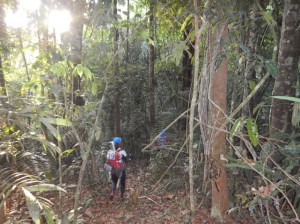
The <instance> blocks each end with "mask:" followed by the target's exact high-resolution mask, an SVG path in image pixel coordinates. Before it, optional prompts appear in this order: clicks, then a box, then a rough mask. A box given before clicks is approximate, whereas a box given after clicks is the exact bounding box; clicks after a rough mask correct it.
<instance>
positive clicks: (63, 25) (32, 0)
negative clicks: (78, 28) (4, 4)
mask: <svg viewBox="0 0 300 224" xmlns="http://www.w3.org/2000/svg"><path fill="white" fill-rule="evenodd" d="M40 4H41V1H40V0H21V1H20V2H19V5H18V9H17V10H15V11H12V10H11V9H6V10H5V14H6V16H5V23H6V26H7V27H12V28H26V27H32V26H34V24H30V23H29V21H30V19H29V15H30V13H31V15H32V12H38V10H39V8H40ZM44 23H45V25H46V26H48V27H49V29H50V30H49V31H50V32H52V31H55V34H56V36H57V37H58V39H59V37H60V36H61V34H62V33H64V32H67V31H69V29H70V23H71V14H70V12H69V11H67V10H58V9H55V10H51V9H50V10H49V17H48V18H46V19H45V21H44Z"/></svg>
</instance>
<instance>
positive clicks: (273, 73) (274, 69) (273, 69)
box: [266, 61, 278, 78]
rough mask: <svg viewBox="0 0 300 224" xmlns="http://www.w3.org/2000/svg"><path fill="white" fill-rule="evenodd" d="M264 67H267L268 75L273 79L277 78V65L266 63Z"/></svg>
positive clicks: (272, 62) (270, 62)
mask: <svg viewBox="0 0 300 224" xmlns="http://www.w3.org/2000/svg"><path fill="white" fill-rule="evenodd" d="M266 67H267V71H268V72H269V73H270V75H271V76H272V77H273V78H276V77H277V74H278V68H277V65H276V63H275V62H274V61H266Z"/></svg>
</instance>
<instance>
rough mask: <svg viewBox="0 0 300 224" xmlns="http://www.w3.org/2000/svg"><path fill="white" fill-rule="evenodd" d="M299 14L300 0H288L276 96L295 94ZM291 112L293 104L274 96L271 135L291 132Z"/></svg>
mask: <svg viewBox="0 0 300 224" xmlns="http://www.w3.org/2000/svg"><path fill="white" fill-rule="evenodd" d="M299 15H300V1H298V0H286V1H285V7H284V13H283V21H282V30H281V38H280V43H279V56H278V68H279V70H278V71H279V73H278V75H277V77H276V79H275V84H274V88H273V94H272V95H273V96H295V92H296V82H297V77H298V75H299V72H298V63H299V56H300V41H299V40H300V29H299V23H300V16H299ZM292 111H293V103H291V102H289V101H283V100H278V99H274V98H273V99H272V106H271V113H270V129H269V132H270V135H272V134H274V133H275V132H278V131H279V132H284V133H290V132H291V131H292V123H291V117H292Z"/></svg>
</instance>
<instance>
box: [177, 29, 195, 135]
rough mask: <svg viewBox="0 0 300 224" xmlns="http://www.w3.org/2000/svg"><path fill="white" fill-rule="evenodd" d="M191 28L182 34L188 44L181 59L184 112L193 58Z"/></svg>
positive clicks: (188, 95)
mask: <svg viewBox="0 0 300 224" xmlns="http://www.w3.org/2000/svg"><path fill="white" fill-rule="evenodd" d="M191 30H192V29H191V27H188V28H187V29H186V30H185V31H184V32H183V40H184V41H185V42H186V43H187V44H188V50H184V51H183V57H182V72H183V73H182V91H183V94H184V95H183V110H184V111H185V110H186V109H187V108H188V107H189V98H190V88H191V83H192V70H193V64H192V57H193V56H194V46H193V44H192V42H191V41H190V40H188V36H189V34H190V32H191ZM186 121H187V119H186V117H183V118H182V119H181V124H180V125H181V127H180V128H181V130H183V131H185V130H186V123H187V122H186Z"/></svg>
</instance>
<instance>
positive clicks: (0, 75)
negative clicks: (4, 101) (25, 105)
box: [0, 3, 7, 96]
mask: <svg viewBox="0 0 300 224" xmlns="http://www.w3.org/2000/svg"><path fill="white" fill-rule="evenodd" d="M2 4H3V3H0V40H1V39H3V40H4V39H5V38H6V27H5V22H4V16H5V14H4V10H3V5H2ZM2 51H3V49H2V47H1V46H0V95H5V96H6V94H7V92H6V86H5V77H4V72H3V67H2V57H1V53H2Z"/></svg>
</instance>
